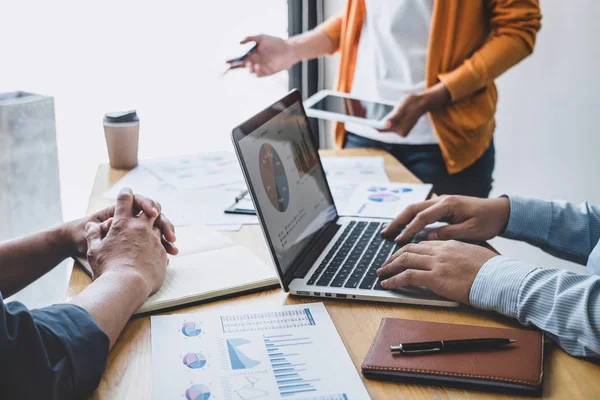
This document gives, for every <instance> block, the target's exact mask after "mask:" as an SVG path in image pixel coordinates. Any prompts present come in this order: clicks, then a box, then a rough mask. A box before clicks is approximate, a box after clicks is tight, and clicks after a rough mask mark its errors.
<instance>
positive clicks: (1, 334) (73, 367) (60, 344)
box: [0, 295, 110, 399]
mask: <svg viewBox="0 0 600 400" xmlns="http://www.w3.org/2000/svg"><path fill="white" fill-rule="evenodd" d="M109 345H110V342H109V339H108V336H107V335H106V334H105V333H104V332H103V331H102V330H101V329H100V327H99V326H98V325H97V324H96V322H95V321H94V320H93V319H92V317H91V316H90V315H89V314H88V312H87V311H85V310H84V309H82V308H80V307H77V306H74V305H72V304H60V305H54V306H51V307H47V308H43V309H39V310H33V311H29V310H28V309H27V308H26V307H25V306H24V305H23V304H21V303H16V302H14V303H9V304H4V300H3V299H2V296H1V295H0V399H80V398H85V397H87V396H89V395H90V394H91V393H92V392H93V391H94V390H95V389H96V387H97V386H98V384H99V383H100V378H101V377H102V374H103V373H104V369H105V367H106V361H107V358H108V350H109Z"/></svg>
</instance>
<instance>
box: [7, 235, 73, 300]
mask: <svg viewBox="0 0 600 400" xmlns="http://www.w3.org/2000/svg"><path fill="white" fill-rule="evenodd" d="M70 251H71V248H70V247H69V242H68V240H67V238H66V235H65V234H64V230H63V229H62V227H59V228H56V229H52V230H48V231H46V232H41V233H36V234H34V235H30V236H27V237H24V238H19V239H14V240H10V241H7V242H5V243H2V244H0V260H2V262H1V263H0V291H1V292H2V293H4V294H5V295H6V296H11V295H13V294H14V293H16V292H18V291H19V290H21V289H22V288H24V287H25V286H27V285H29V284H30V283H31V282H33V281H35V280H36V279H38V278H39V277H40V276H42V275H44V274H45V273H46V272H48V271H50V270H51V269H52V268H54V267H55V266H56V265H58V264H59V263H60V262H61V261H63V260H64V259H65V258H67V257H69V252H70Z"/></svg>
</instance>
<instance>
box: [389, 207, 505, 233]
mask: <svg viewBox="0 0 600 400" xmlns="http://www.w3.org/2000/svg"><path fill="white" fill-rule="evenodd" d="M509 214H510V201H509V200H508V198H505V197H499V198H497V199H480V198H476V197H467V196H440V197H437V198H435V199H432V200H427V201H424V202H422V203H416V204H413V205H411V206H409V207H408V208H407V209H406V210H404V212H402V213H401V214H400V215H399V216H398V217H396V219H394V220H393V221H392V222H391V223H390V224H389V225H388V226H386V227H385V228H384V230H383V231H382V232H381V233H382V235H383V236H390V235H393V234H394V233H396V232H397V231H398V230H399V229H400V228H403V230H402V232H401V233H400V234H399V235H398V236H397V237H396V238H395V241H396V242H407V241H409V240H411V239H412V238H413V237H414V236H415V235H416V234H417V233H419V232H420V231H421V230H423V228H425V227H426V226H427V225H429V224H432V223H434V222H448V223H449V225H446V226H443V227H440V228H437V229H434V230H432V231H430V232H429V234H428V237H427V238H428V239H429V240H450V239H455V240H489V239H492V238H494V237H496V236H498V235H499V234H500V233H501V232H502V231H503V230H504V229H505V227H506V224H507V223H508V217H509Z"/></svg>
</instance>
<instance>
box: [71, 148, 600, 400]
mask: <svg viewBox="0 0 600 400" xmlns="http://www.w3.org/2000/svg"><path fill="white" fill-rule="evenodd" d="M321 154H322V155H324V156H332V155H337V156H356V155H361V156H383V157H384V158H385V166H386V171H387V173H388V176H389V177H390V179H391V180H392V181H397V182H419V180H418V179H417V178H416V177H415V176H414V175H412V174H411V173H410V172H409V171H408V170H407V169H406V168H404V167H403V166H402V165H401V164H400V163H398V162H397V161H396V160H395V159H394V158H393V157H392V156H390V155H389V154H387V153H384V152H382V151H379V150H371V149H365V150H337V151H322V152H321ZM124 174H125V172H124V171H115V170H111V169H110V168H109V167H108V166H107V165H101V166H100V167H99V168H98V173H97V176H96V181H95V183H94V188H93V192H92V196H91V198H90V203H89V207H88V212H89V213H92V212H95V211H97V210H99V209H101V208H103V207H106V206H108V205H110V203H111V202H110V201H107V200H103V199H102V193H103V192H104V191H105V190H106V189H108V188H109V187H110V186H111V185H112V184H114V183H115V182H116V181H117V180H119V179H120V178H121V177H122V176H123V175H124ZM159 200H160V199H159ZM227 235H228V236H230V237H231V238H232V239H234V240H236V241H238V242H239V243H240V244H242V245H244V246H246V247H247V248H248V249H250V250H251V251H253V252H254V253H255V254H256V255H257V256H259V257H260V258H261V259H262V260H264V261H265V262H266V263H267V264H269V265H271V259H270V257H269V255H268V253H267V247H266V244H265V242H264V239H263V236H262V233H261V232H260V227H259V226H257V225H251V226H244V227H243V228H242V229H241V230H240V231H239V232H229V233H227ZM89 283H90V279H89V278H88V276H87V275H86V274H85V273H83V272H82V271H81V270H79V269H78V268H75V269H73V272H72V274H71V279H70V283H69V290H68V297H69V299H70V298H72V297H73V296H75V295H76V294H77V293H79V292H80V291H81V290H83V289H84V288H85V287H86V286H87V285H88V284H89ZM314 301H324V303H325V304H326V306H327V310H328V312H329V314H330V315H331V318H332V319H333V321H334V323H335V325H336V327H337V329H338V332H339V333H340V336H341V337H342V340H343V341H344V344H345V345H346V348H347V350H348V352H349V353H350V356H351V357H352V361H353V362H354V365H355V367H356V368H357V370H359V371H360V364H361V363H362V361H363V359H364V358H365V356H366V354H367V351H368V349H369V346H370V345H371V342H372V340H373V337H374V336H375V333H376V331H377V328H378V327H379V323H380V321H381V318H383V317H396V318H406V319H414V320H423V321H433V322H446V323H456V324H467V325H481V326H491V327H518V326H519V324H518V323H516V322H514V321H511V320H509V319H508V318H505V317H502V316H500V315H497V314H495V313H491V312H483V311H477V310H474V309H471V308H468V307H462V308H458V309H444V308H432V307H418V306H403V305H384V304H373V303H363V302H351V301H340V300H320V299H310V298H299V297H293V296H288V295H286V294H285V293H284V292H283V291H281V290H280V289H277V290H270V291H267V292H262V293H257V294H251V295H246V296H242V297H238V298H234V299H228V300H222V301H217V302H212V303H206V304H203V305H198V306H192V307H188V308H183V309H181V310H178V311H174V312H170V313H169V314H172V313H189V312H196V311H201V310H207V311H208V310H211V311H212V310H216V309H219V308H222V307H223V306H225V305H228V306H230V305H232V304H240V305H243V306H246V307H247V306H250V307H254V306H256V307H260V306H276V305H283V304H298V303H306V302H314ZM544 368H545V377H544V398H549V399H575V398H581V399H584V398H585V399H600V365H598V364H596V363H593V362H590V361H586V360H580V359H576V358H574V357H571V356H569V355H568V354H566V353H565V352H564V351H563V350H561V349H559V348H558V347H557V346H555V345H554V344H548V345H547V346H546V353H545V360H544ZM151 376H152V371H151V346H150V317H140V318H134V319H132V320H131V321H130V322H129V323H128V324H127V326H126V327H125V330H124V331H123V333H122V335H121V337H120V339H119V340H118V342H117V343H116V345H115V346H114V348H113V349H112V351H111V353H110V357H109V360H108V366H107V369H106V372H105V374H104V377H103V378H102V382H101V383H100V386H99V388H98V390H97V391H96V393H95V394H94V396H93V398H102V399H149V398H150V397H151V388H152V380H151ZM363 381H364V383H365V385H366V387H367V389H368V390H369V393H370V394H371V396H372V397H373V398H374V399H405V398H417V399H488V398H489V399H492V398H494V399H500V398H503V399H506V398H514V396H505V395H501V394H490V393H484V392H475V391H468V390H462V389H454V388H444V387H435V386H422V385H412V384H396V383H388V382H379V381H372V380H367V379H364V378H363Z"/></svg>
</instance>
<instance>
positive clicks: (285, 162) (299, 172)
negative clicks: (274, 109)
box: [238, 103, 335, 273]
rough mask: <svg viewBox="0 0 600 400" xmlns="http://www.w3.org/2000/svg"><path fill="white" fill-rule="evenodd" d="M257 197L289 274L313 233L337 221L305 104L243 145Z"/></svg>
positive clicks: (250, 136) (257, 131) (291, 109)
mask: <svg viewBox="0 0 600 400" xmlns="http://www.w3.org/2000/svg"><path fill="white" fill-rule="evenodd" d="M238 144H239V149H240V152H241V155H242V160H243V163H244V165H245V167H246V171H247V173H248V178H249V181H250V185H251V188H252V194H253V195H254V197H255V199H254V200H255V201H256V202H257V204H258V206H259V209H260V210H259V211H260V213H261V215H262V218H263V220H264V221H265V224H266V229H267V232H268V234H269V238H270V241H271V242H272V246H273V248H274V250H275V253H276V254H277V258H278V261H279V264H280V267H281V269H282V272H283V273H285V272H286V271H287V270H288V269H289V268H290V266H291V264H292V262H293V260H294V259H295V258H296V257H297V256H298V255H299V254H300V253H301V251H302V250H303V247H302V246H303V245H304V244H305V243H307V242H308V241H309V240H310V239H311V237H312V235H314V234H315V233H316V232H317V231H319V229H321V228H322V227H323V226H325V224H326V223H327V222H328V221H330V220H332V219H333V218H334V217H335V207H334V206H333V200H332V199H331V197H330V194H329V190H328V188H327V182H326V180H325V176H324V173H323V172H322V170H321V169H320V168H318V166H319V158H318V157H319V156H318V153H317V151H316V149H315V148H314V147H313V146H312V144H311V142H310V132H309V128H308V125H307V121H306V118H305V117H304V114H303V113H302V108H301V106H300V104H299V103H296V104H293V105H292V106H290V107H289V108H287V109H285V110H283V111H282V112H281V113H279V114H278V115H276V116H275V117H273V118H272V119H271V120H269V121H267V122H266V123H265V124H263V125H262V126H260V127H258V128H256V129H255V131H254V132H251V133H250V134H248V135H247V136H246V137H244V138H243V139H241V140H240V141H239V142H238Z"/></svg>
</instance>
